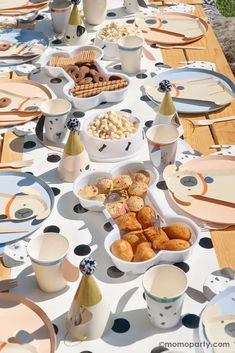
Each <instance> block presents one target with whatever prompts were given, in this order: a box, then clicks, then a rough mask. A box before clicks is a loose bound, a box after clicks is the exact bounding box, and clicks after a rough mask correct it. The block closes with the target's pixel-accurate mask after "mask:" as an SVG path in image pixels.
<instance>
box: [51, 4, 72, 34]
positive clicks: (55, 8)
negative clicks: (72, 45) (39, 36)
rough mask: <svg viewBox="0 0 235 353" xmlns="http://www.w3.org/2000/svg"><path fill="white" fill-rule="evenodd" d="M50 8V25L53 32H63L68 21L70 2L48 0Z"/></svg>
mask: <svg viewBox="0 0 235 353" xmlns="http://www.w3.org/2000/svg"><path fill="white" fill-rule="evenodd" d="M48 6H49V8H50V10H51V19H52V26H53V30H54V32H55V33H64V32H65V30H66V27H67V25H68V22H69V16H70V13H71V7H72V5H71V2H70V1H66V0H64V1H63V0H62V1H54V2H49V5H48Z"/></svg>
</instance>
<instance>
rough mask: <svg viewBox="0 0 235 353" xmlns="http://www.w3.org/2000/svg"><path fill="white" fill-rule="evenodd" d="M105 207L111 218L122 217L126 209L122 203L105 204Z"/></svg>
mask: <svg viewBox="0 0 235 353" xmlns="http://www.w3.org/2000/svg"><path fill="white" fill-rule="evenodd" d="M105 207H106V209H107V211H108V212H109V213H110V215H111V217H113V218H117V217H119V216H123V215H124V214H125V213H126V209H127V207H126V204H125V203H122V202H112V203H106V205H105Z"/></svg>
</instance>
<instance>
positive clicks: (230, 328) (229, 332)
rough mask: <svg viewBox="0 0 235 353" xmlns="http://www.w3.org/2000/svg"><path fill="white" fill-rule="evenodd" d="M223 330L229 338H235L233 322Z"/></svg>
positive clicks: (234, 323) (234, 324)
mask: <svg viewBox="0 0 235 353" xmlns="http://www.w3.org/2000/svg"><path fill="white" fill-rule="evenodd" d="M224 330H225V332H226V333H227V335H229V336H231V337H235V322H230V324H227V325H226V326H225V328H224Z"/></svg>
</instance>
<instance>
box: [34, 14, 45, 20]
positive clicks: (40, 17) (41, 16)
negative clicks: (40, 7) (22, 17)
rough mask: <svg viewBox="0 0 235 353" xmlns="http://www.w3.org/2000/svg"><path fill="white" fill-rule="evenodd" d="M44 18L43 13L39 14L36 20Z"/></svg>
mask: <svg viewBox="0 0 235 353" xmlns="http://www.w3.org/2000/svg"><path fill="white" fill-rule="evenodd" d="M43 19H44V16H43V15H38V16H37V17H36V18H35V20H36V21H40V20H43Z"/></svg>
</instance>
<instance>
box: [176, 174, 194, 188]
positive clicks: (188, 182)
mask: <svg viewBox="0 0 235 353" xmlns="http://www.w3.org/2000/svg"><path fill="white" fill-rule="evenodd" d="M180 183H181V184H182V185H184V186H195V185H197V179H196V178H195V177H194V176H191V175H189V176H185V177H183V178H181V179H180Z"/></svg>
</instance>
